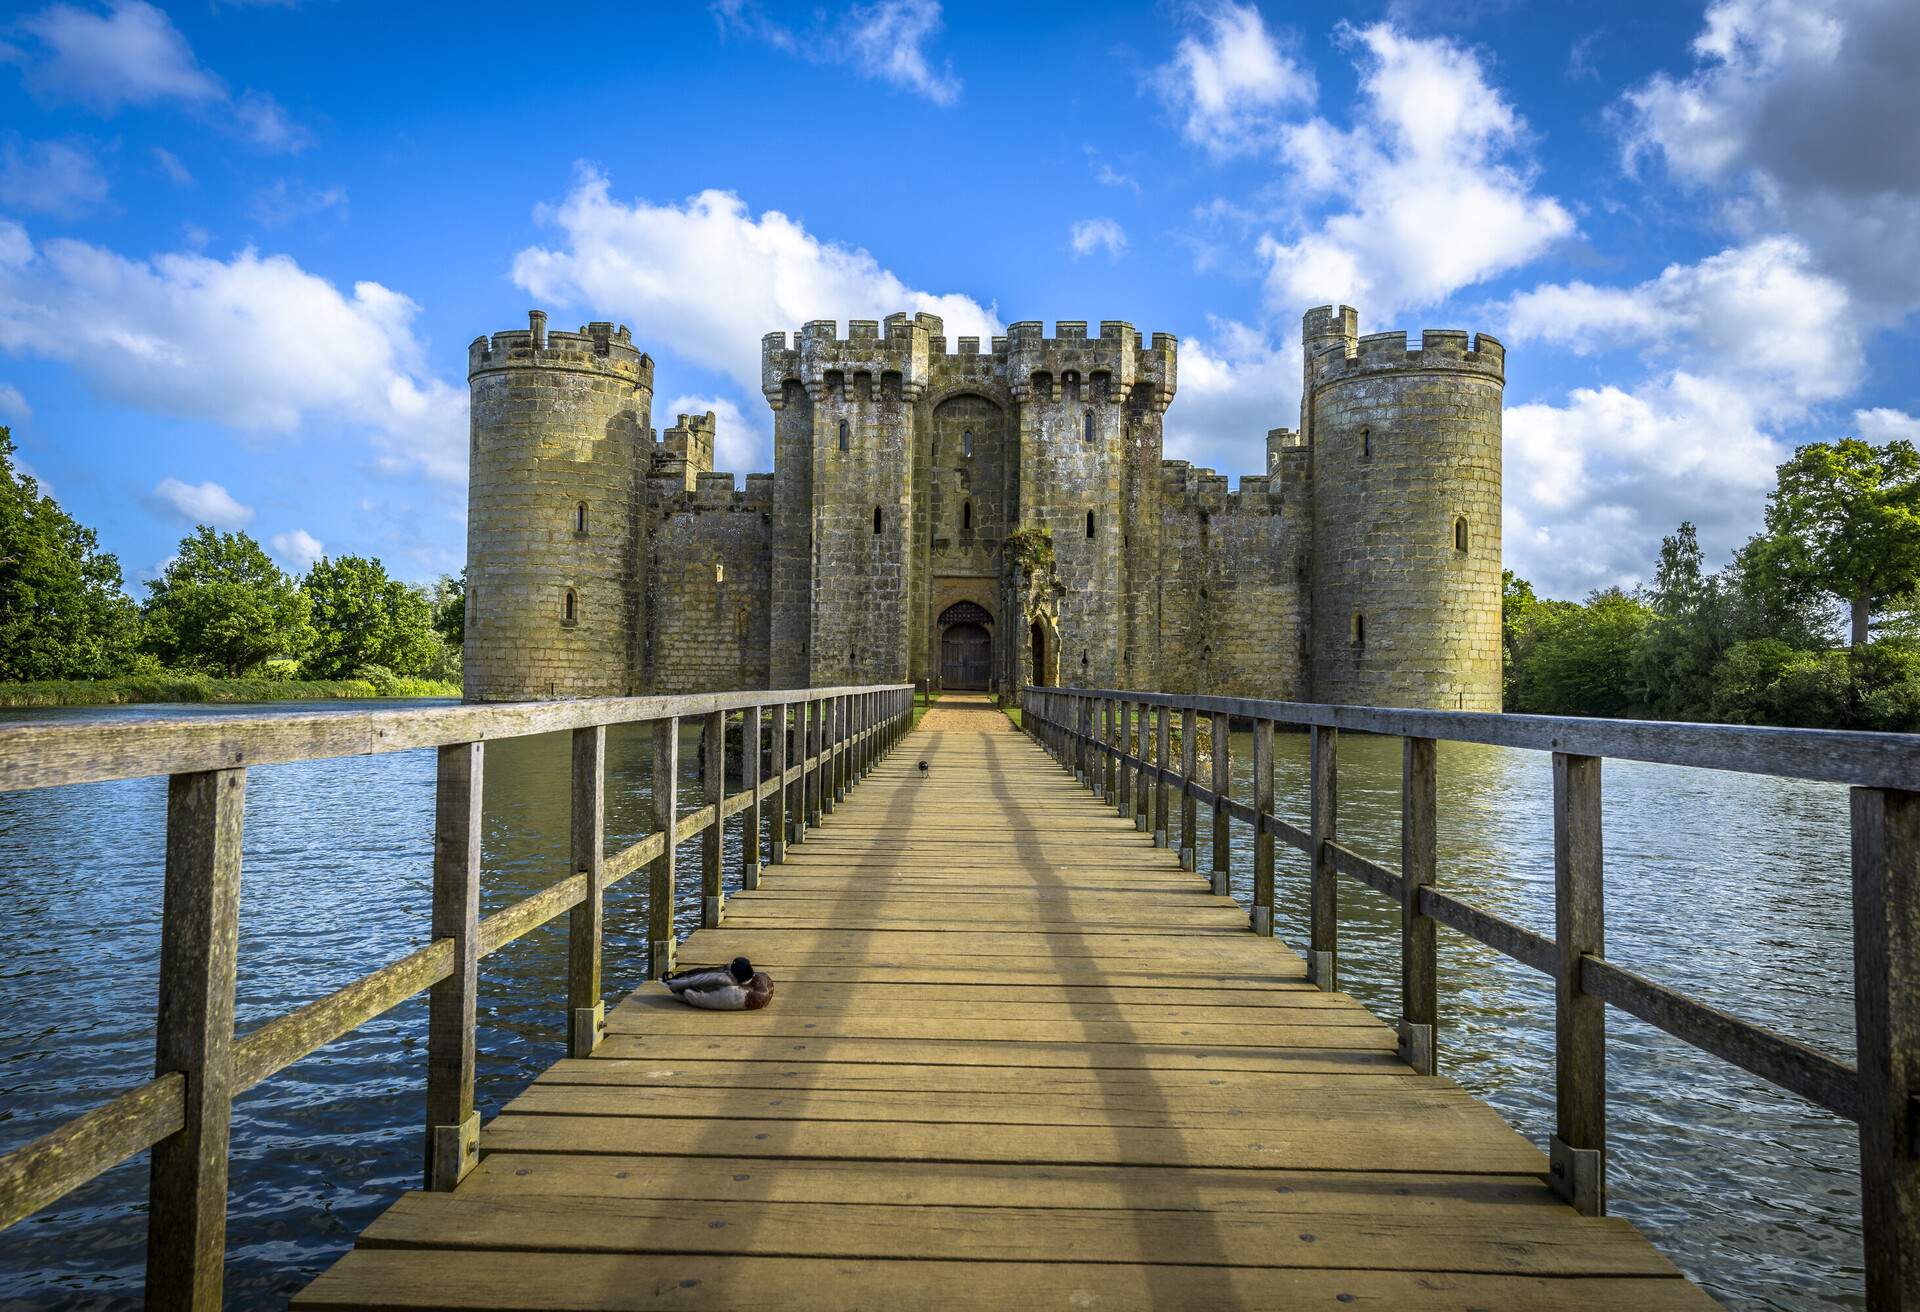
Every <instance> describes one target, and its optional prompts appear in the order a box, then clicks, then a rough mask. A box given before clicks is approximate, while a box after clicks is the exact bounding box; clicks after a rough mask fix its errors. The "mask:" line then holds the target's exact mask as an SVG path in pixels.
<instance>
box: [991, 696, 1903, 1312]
mask: <svg viewBox="0 0 1920 1312" xmlns="http://www.w3.org/2000/svg"><path fill="white" fill-rule="evenodd" d="M1021 706H1022V724H1023V726H1024V727H1026V728H1027V729H1028V730H1029V732H1031V733H1032V735H1033V736H1034V737H1035V738H1036V739H1038V740H1039V741H1040V743H1041V744H1042V745H1043V746H1045V747H1046V748H1047V749H1048V750H1050V751H1052V752H1054V753H1055V754H1056V755H1057V756H1060V757H1061V758H1062V760H1063V761H1065V762H1068V763H1069V768H1071V769H1073V770H1074V772H1075V773H1076V775H1077V776H1078V777H1079V778H1080V779H1081V780H1082V782H1083V783H1085V784H1086V786H1087V787H1089V788H1090V789H1092V790H1093V791H1095V792H1097V793H1102V794H1103V795H1104V796H1105V797H1106V799H1107V800H1108V802H1109V803H1110V804H1113V805H1116V806H1117V807H1118V809H1119V811H1120V814H1121V815H1123V816H1126V815H1133V814H1137V813H1138V812H1139V811H1140V810H1141V809H1144V807H1145V805H1146V793H1147V788H1148V784H1149V781H1152V785H1153V788H1154V791H1155V795H1156V806H1155V815H1156V817H1164V816H1165V815H1166V810H1165V805H1164V803H1160V802H1158V801H1157V799H1158V798H1161V797H1164V796H1165V795H1166V792H1167V790H1169V789H1171V790H1172V791H1174V792H1175V793H1177V794H1178V795H1179V797H1180V798H1181V799H1182V806H1183V808H1185V807H1191V806H1193V805H1195V804H1199V805H1205V806H1208V807H1211V808H1212V810H1213V816H1214V823H1213V835H1214V853H1213V889H1214V891H1215V892H1225V891H1227V887H1228V885H1227V880H1226V876H1225V870H1226V865H1227V862H1228V858H1229V850H1228V832H1229V829H1230V827H1231V825H1232V824H1233V822H1235V821H1239V822H1240V823H1243V824H1246V825H1248V826H1250V827H1251V828H1252V829H1253V831H1254V869H1253V906H1252V907H1251V919H1252V921H1253V928H1254V929H1255V931H1256V932H1271V925H1272V907H1273V892H1272V873H1271V872H1272V865H1271V862H1272V840H1273V839H1274V838H1278V839H1280V840H1281V841H1283V842H1285V843H1287V844H1288V845H1289V846H1292V847H1295V848H1297V849H1299V850H1300V851H1301V852H1303V853H1305V854H1306V855H1307V857H1308V859H1309V861H1310V863H1311V868H1312V879H1311V884H1312V887H1311V889H1310V892H1309V899H1308V905H1309V933H1310V936H1311V941H1310V943H1309V944H1308V950H1307V952H1306V957H1307V961H1308V969H1309V973H1310V977H1311V978H1312V979H1314V980H1315V981H1316V982H1317V983H1318V984H1319V985H1320V986H1321V987H1322V988H1329V989H1331V988H1333V987H1335V978H1336V968H1337V959H1338V916H1337V907H1338V904H1337V900H1336V897H1335V893H1334V883H1335V877H1336V876H1337V877H1339V878H1342V879H1349V880H1353V881H1355V882H1357V883H1360V884H1363V885H1365V886H1367V887H1369V888H1371V889H1373V890H1375V891H1376V892H1378V893H1381V894H1382V895H1384V896H1386V897H1389V898H1392V899H1394V900H1395V901H1397V902H1399V903H1400V906H1401V1000H1402V1014H1401V1016H1400V1018H1399V1025H1400V1036H1401V1042H1400V1052H1401V1055H1402V1057H1403V1058H1405V1059H1406V1060H1407V1061H1408V1062H1409V1063H1410V1064H1411V1065H1413V1066H1414V1068H1415V1069H1416V1070H1418V1071H1421V1072H1422V1073H1426V1074H1431V1073H1433V1072H1434V1070H1435V1068H1436V1044H1435V1040H1434V1023H1435V1008H1436V1001H1435V999H1434V995H1433V990H1434V987H1435V969H1434V952H1435V945H1434V934H1433V927H1434V926H1435V925H1445V926H1447V927H1448V928H1450V929H1453V930H1456V931H1458V932H1459V933H1462V934H1465V935H1466V936H1467V937H1469V938H1472V939H1474V940H1476V941H1478V942H1480V943H1482V944H1485V945H1486V946H1487V947H1490V948H1492V949H1494V950H1495V951H1496V952H1500V953H1502V954H1504V955H1506V956H1508V957H1511V958H1513V959H1514V960H1516V961H1519V962H1521V963H1523V964H1524V965H1526V966H1529V967H1531V968H1532V969H1534V970H1538V971H1540V972H1542V973H1543V974H1546V975H1550V976H1552V977H1553V978H1554V980H1555V1021H1556V1023H1555V1062H1554V1068H1555V1084H1556V1089H1555V1094H1556V1096H1555V1102H1556V1126H1555V1133H1554V1135H1553V1140H1552V1143H1551V1144H1550V1148H1551V1154H1550V1157H1551V1166H1552V1170H1551V1174H1550V1183H1551V1184H1552V1185H1553V1187H1554V1188H1555V1190H1556V1191H1557V1192H1559V1193H1560V1194H1561V1195H1562V1196H1563V1197H1565V1198H1566V1199H1567V1200H1568V1201H1569V1202H1570V1203H1572V1204H1573V1205H1574V1206H1575V1207H1576V1208H1578V1209H1580V1210H1581V1211H1584V1212H1588V1213H1591V1214H1598V1213H1601V1212H1604V1210H1605V1208H1606V1057H1605V1051H1606V1021H1605V1015H1606V1008H1608V1007H1615V1008H1618V1009H1620V1010H1622V1011H1625V1012H1628V1013H1629V1014H1631V1015H1633V1016H1636V1017H1638V1018H1639V1019H1641V1020H1642V1021H1645V1022H1646V1023H1648V1024H1650V1025H1652V1026H1654V1027H1655V1028H1657V1029H1659V1030H1661V1031H1663V1032H1665V1033H1667V1034H1670V1035H1672V1036H1674V1037H1675V1038H1678V1039H1680V1040H1681V1041H1682V1042H1684V1043H1687V1044H1689V1045H1691V1046H1693V1047H1695V1048H1698V1049H1699V1050H1701V1051H1702V1052H1706V1053H1709V1054H1711V1055H1713V1056H1716V1057H1719V1058H1721V1059H1722V1060H1725V1061H1728V1062H1731V1063H1732V1064H1734V1065H1737V1066H1739V1067H1741V1068H1742V1069H1743V1070H1746V1071H1749V1072H1751V1073H1752V1074H1755V1075H1758V1076H1759V1077H1760V1078H1762V1079H1764V1080H1767V1081H1768V1082H1770V1083H1772V1084H1774V1085H1776V1086H1778V1087H1780V1088H1783V1089H1786V1090H1788V1091H1790V1092H1792V1093H1795V1094H1797V1095H1799V1096H1800V1097H1803V1098H1806V1099H1807V1100H1809V1101H1810V1102H1813V1103H1815V1104H1817V1105H1818V1106H1820V1107H1823V1108H1825V1109H1826V1110H1828V1111H1830V1112H1833V1113H1834V1114H1835V1115H1838V1116H1841V1117H1845V1118H1847V1119H1850V1120H1853V1121H1855V1122H1857V1123H1858V1125H1859V1127H1860V1145H1861V1153H1860V1173H1861V1192H1862V1223H1863V1224H1862V1229H1863V1234H1864V1240H1865V1249H1866V1269H1867V1300H1868V1306H1869V1307H1870V1308H1872V1309H1874V1310H1875V1312H1891V1310H1892V1309H1907V1310H1908V1312H1915V1310H1917V1309H1920V736H1916V735H1911V734H1889V733H1852V732H1840V731H1833V730H1823V729H1772V728H1752V727H1747V726H1740V725H1706V724H1668V723H1660V722H1652V721H1637V720H1586V719H1572V718H1566V717H1557V716H1538V715H1491V714H1482V713H1478V712H1459V711H1422V710H1402V709H1396V708H1383V707H1369V706H1333V705H1322V704H1316V703H1302V702H1285V701H1262V700H1257V699H1248V698H1239V697H1208V696H1199V695H1188V694H1178V693H1145V692H1138V691H1134V690H1123V689H1106V688H1099V689H1090V688H1041V687H1028V688H1026V689H1024V690H1023V695H1022V697H1021ZM1175 711H1178V712H1179V713H1180V715H1181V728H1182V734H1181V737H1182V744H1181V746H1182V751H1181V752H1180V758H1179V761H1178V763H1177V764H1176V765H1174V766H1172V767H1170V766H1169V761H1168V753H1167V750H1166V747H1165V745H1164V740H1162V742H1161V743H1160V744H1158V745H1157V750H1151V751H1150V749H1149V747H1148V744H1147V740H1146V733H1145V725H1146V724H1147V723H1148V722H1149V721H1150V720H1151V719H1153V718H1156V717H1157V718H1158V720H1159V722H1160V724H1161V725H1162V726H1164V725H1165V723H1166V721H1167V719H1168V718H1169V717H1170V715H1171V714H1172V713H1173V712H1175ZM1202 715H1204V716H1207V717H1209V719H1210V720H1211V723H1212V729H1213V774H1212V786H1211V787H1207V786H1203V785H1202V784H1201V783H1200V782H1199V781H1198V779H1197V778H1196V772H1197V761H1196V758H1195V753H1194V750H1193V743H1192V739H1193V736H1194V733H1195V729H1196V724H1197V720H1198V718H1199V717H1200V716H1202ZM1232 720H1242V721H1251V723H1252V729H1253V742H1254V791H1255V797H1254V799H1253V802H1252V804H1251V805H1249V804H1248V803H1247V802H1244V801H1241V800H1238V799H1235V798H1233V797H1232V796H1231V791H1232V774H1231V770H1230V768H1229V765H1228V760H1229V751H1228V739H1227V729H1228V726H1229V724H1230V722H1231V721H1232ZM1280 724H1286V725H1293V726H1298V727H1301V728H1305V729H1307V730H1309V731H1310V733H1311V737H1312V743H1311V756H1312V763H1311V769H1310V771H1309V778H1310V784H1309V790H1310V797H1309V805H1310V811H1311V815H1312V821H1311V824H1310V826H1309V829H1308V830H1306V831H1303V830H1301V829H1299V828H1298V827H1296V826H1294V825H1291V824H1289V823H1287V822H1286V821H1285V820H1283V819H1282V818H1281V817H1279V816H1278V815H1276V814H1274V809H1273V808H1274V803H1273V794H1272V787H1273V774H1272V770H1273V764H1272V750H1271V742H1272V733H1273V729H1274V726H1276V725H1280ZM1130 726H1131V727H1130ZM1343 729H1345V730H1353V731H1361V732H1367V733H1375V734H1385V735H1393V736H1398V737H1401V738H1403V739H1404V740H1405V743H1406V748H1405V753H1404V761H1403V770H1402V781H1401V792H1402V812H1401V869H1400V870H1393V869H1389V868H1388V867H1386V866H1384V865H1382V864H1380V863H1379V862H1376V861H1373V860H1370V859H1368V858H1367V857H1365V856H1363V855H1361V854H1360V853H1359V852H1356V851H1354V850H1353V849H1352V848H1350V847H1347V846H1345V845H1344V844H1342V843H1340V842H1339V841H1338V840H1337V837H1336V833H1337V829H1336V825H1337V815H1338V798H1337V795H1336V792H1335V787H1336V780H1337V775H1336V773H1335V770H1334V754H1335V751H1336V744H1337V741H1338V733H1339V731H1340V730H1343ZM1163 732H1164V730H1163ZM1438 740H1447V741H1454V742H1471V743H1486V744H1493V745H1498V746H1506V747H1517V748H1525V749H1532V750H1539V751H1547V752H1551V753H1552V754H1553V765H1554V796H1553V813H1554V872H1555V880H1554V889H1555V892H1554V905H1555V930H1554V934H1553V936H1552V937H1548V936H1546V935H1543V934H1539V933H1536V932H1534V931H1533V930H1530V929H1527V928H1525V927H1524V926H1521V925H1518V924H1515V923H1513V922H1512V921H1510V920H1507V919H1505V918H1503V917H1501V916H1498V915H1495V914H1494V913H1492V912H1490V911H1486V910H1483V909H1481V908H1478V907H1475V906H1472V905H1470V904H1469V903H1467V902H1465V901H1463V900H1461V899H1460V898H1458V897H1456V896H1454V895H1452V894H1449V893H1446V892H1443V891H1441V889H1440V888H1438V887H1436V886H1435V885H1436V883H1437V882H1438V874H1439V872H1437V871H1436V870H1435V868H1434V866H1435V861H1434V815H1433V806H1434V803H1433V797H1434V792H1433V787H1434V760H1435V758H1434V751H1433V746H1434V743H1435V742H1436V741H1438ZM1606 757H1614V758H1617V759H1622V760H1633V761H1644V762H1655V763H1662V764H1669V765H1683V766H1691V767H1698V768H1707V769H1717V770H1726V771H1732V772H1737V773H1745V774H1756V775H1772V776H1784V777H1789V778H1799V779H1811V780H1817V781H1822V782H1829V783H1840V784H1848V785H1851V786H1852V828H1853V875H1854V880H1853V889H1854V891H1853V900H1854V907H1853V911H1854V926H1855V929H1854V963H1855V991H1854V992H1855V1016H1856V1025H1855V1029H1856V1036H1857V1040H1858V1049H1859V1053H1860V1061H1859V1065H1858V1067H1857V1068H1856V1067H1854V1066H1850V1065H1848V1064H1847V1063H1846V1062H1844V1061H1841V1060H1839V1059H1838V1058H1836V1057H1833V1056H1831V1055H1829V1054H1827V1053H1824V1052H1820V1051H1818V1050H1817V1049H1815V1048H1812V1047H1810V1046H1809V1045H1807V1044H1804V1043H1802V1042H1800V1041H1799V1040H1797V1039H1793V1038H1791V1037H1788V1036H1786V1035H1783V1034H1779V1033H1777V1032H1775V1031H1773V1030H1771V1029H1768V1028H1767V1027H1765V1026H1762V1025H1758V1024H1755V1023H1754V1022H1752V1021H1748V1020H1744V1019H1742V1018H1740V1017H1737V1016H1733V1015H1730V1014H1728V1013H1727V1012H1724V1011H1721V1010H1719V1009H1718V1008H1716V1007H1712V1006H1709V1005H1708V1004H1706V1003H1704V1002H1701V1001H1699V1000H1698V999H1695V998H1691V997H1688V996H1686V995H1685V994H1682V993H1680V992H1679V991H1677V990H1674V989H1671V988H1669V987H1667V986H1665V985H1663V984H1659V983H1657V982H1655V981H1653V980H1651V979H1647V978H1646V977H1644V976H1641V975H1639V974H1636V973H1635V972H1633V971H1631V970H1629V969H1627V968H1626V967H1624V966H1621V965H1619V964H1617V963H1615V962H1612V961H1609V960H1608V959H1607V956H1606V952H1605V947H1604V939H1603V928H1602V919H1601V908H1602V906H1603V905H1604V897H1603V887H1604V874H1603V861H1602V846H1603V845H1602V835H1601V826H1602V820H1601V808H1600V767H1601V763H1602V761H1603V759H1604V758H1606ZM1150 758H1151V759H1150ZM1130 792H1131V793H1132V794H1133V798H1135V799H1137V801H1134V800H1130V797H1129V793H1130ZM1161 823H1162V824H1164V820H1162V821H1161ZM1190 830H1191V822H1184V821H1183V850H1184V846H1185V845H1186V844H1188V843H1190V842H1191V838H1190V837H1189V836H1188V835H1189V834H1190ZM1155 840H1156V841H1157V842H1158V841H1164V839H1163V838H1162V835H1161V834H1160V833H1159V832H1158V831H1156V833H1155ZM1183 859H1184V858H1183Z"/></svg>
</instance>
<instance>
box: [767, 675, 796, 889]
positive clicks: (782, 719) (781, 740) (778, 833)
mask: <svg viewBox="0 0 1920 1312" xmlns="http://www.w3.org/2000/svg"><path fill="white" fill-rule="evenodd" d="M771 737H772V742H771V743H770V744H769V747H770V749H771V751H772V755H773V777H774V779H775V780H776V781H777V782H776V784H775V786H774V790H773V814H772V815H771V816H770V817H769V820H770V821H771V823H769V824H768V826H767V829H768V831H769V835H770V836H771V838H772V839H773V851H772V853H771V854H770V855H771V856H772V858H773V864H775V865H779V864H781V863H782V862H784V861H785V860H786V859H787V814H788V812H789V810H790V809H791V806H790V803H789V801H788V797H789V794H790V793H791V792H792V790H791V789H790V788H789V787H788V786H787V704H786V703H785V702H779V703H776V704H775V705H774V707H773V733H772V735H771Z"/></svg>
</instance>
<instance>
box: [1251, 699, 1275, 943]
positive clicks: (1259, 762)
mask: <svg viewBox="0 0 1920 1312" xmlns="http://www.w3.org/2000/svg"><path fill="white" fill-rule="evenodd" d="M1271 814H1273V721H1272V720H1255V721H1254V722H1253V914H1252V920H1253V932H1254V933H1256V934H1259V935H1261V936H1262V937H1263V938H1272V937H1273V822H1272V821H1271V820H1269V819H1267V817H1268V816H1269V815H1271Z"/></svg>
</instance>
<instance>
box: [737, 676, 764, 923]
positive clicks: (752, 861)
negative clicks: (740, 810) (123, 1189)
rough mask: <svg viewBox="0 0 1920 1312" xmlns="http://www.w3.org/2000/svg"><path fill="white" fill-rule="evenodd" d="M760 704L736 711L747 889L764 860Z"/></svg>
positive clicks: (742, 870) (754, 885)
mask: <svg viewBox="0 0 1920 1312" xmlns="http://www.w3.org/2000/svg"><path fill="white" fill-rule="evenodd" d="M760 709H761V708H760V707H758V706H749V707H748V708H747V709H746V710H745V711H743V712H741V714H740V780H741V786H742V787H744V788H745V789H746V790H747V799H748V800H747V811H746V816H747V818H746V821H745V827H744V829H743V830H742V832H741V836H740V853H741V856H740V887H741V888H742V889H745V890H748V891H751V890H753V889H756V888H758V887H760V867H761V865H762V864H764V862H763V859H762V856H761V852H762V848H761V845H760V823H761V816H762V814H763V811H762V808H761V805H760V788H761V784H762V780H761V778H760V759H761V752H762V751H763V750H765V747H764V743H763V742H762V738H761V732H760V729H761V720H760Z"/></svg>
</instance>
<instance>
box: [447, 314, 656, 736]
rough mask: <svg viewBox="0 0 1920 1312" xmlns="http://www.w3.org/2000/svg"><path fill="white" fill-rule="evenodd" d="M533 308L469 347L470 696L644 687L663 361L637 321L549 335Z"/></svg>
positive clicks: (583, 693) (592, 693)
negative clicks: (637, 342) (642, 495)
mask: <svg viewBox="0 0 1920 1312" xmlns="http://www.w3.org/2000/svg"><path fill="white" fill-rule="evenodd" d="M527 317H528V325H529V326H528V328H527V330H526V331H524V332H503V333H495V334H494V335H493V337H492V338H491V339H489V338H486V337H481V338H479V339H477V340H476V341H475V342H474V343H473V344H472V346H470V347H469V348H468V350H467V382H468V386H469V387H470V389H471V395H472V432H473V437H472V451H471V459H470V462H469V467H468V473H467V633H466V649H465V667H466V668H465V685H466V699H467V700H468V701H515V700H523V699H529V698H541V697H597V696H617V695H621V694H624V693H626V692H628V691H629V690H630V688H631V684H632V674H631V669H630V666H631V663H632V660H631V656H630V652H631V651H632V650H633V643H632V633H633V629H634V625H635V621H636V616H637V614H638V606H639V602H640V598H639V594H638V572H639V571H638V561H639V550H638V544H637V542H636V538H635V534H636V531H637V529H638V517H637V514H636V497H637V495H638V493H639V491H640V486H641V483H642V481H643V480H644V479H645V477H646V475H647V471H648V468H649V462H650V460H651V457H652V449H651V448H652V432H651V430H650V420H651V415H652V407H653V361H652V360H651V359H649V358H648V357H647V356H645V355H643V354H641V353H640V352H639V351H637V350H635V349H634V346H633V342H632V340H631V338H630V336H629V334H628V332H627V329H626V328H625V327H621V328H620V329H618V330H617V331H616V330H615V328H614V326H613V325H612V324H610V323H591V324H588V325H587V326H586V327H584V328H582V329H581V330H580V331H579V332H577V333H560V332H556V333H549V332H548V331H547V316H546V315H545V314H544V313H543V312H541V311H539V310H535V311H533V312H531V313H530V314H529V315H528V316H527Z"/></svg>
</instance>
